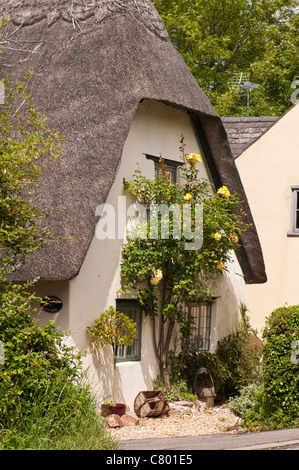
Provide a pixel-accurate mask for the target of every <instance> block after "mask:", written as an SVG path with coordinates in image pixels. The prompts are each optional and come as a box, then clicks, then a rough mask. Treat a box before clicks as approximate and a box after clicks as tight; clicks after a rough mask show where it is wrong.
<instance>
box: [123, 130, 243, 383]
mask: <svg viewBox="0 0 299 470" xmlns="http://www.w3.org/2000/svg"><path fill="white" fill-rule="evenodd" d="M184 147H185V144H184V139H182V141H181V149H180V150H181V156H182V161H183V168H182V171H181V179H182V181H183V183H182V184H178V183H175V184H174V183H169V182H168V180H167V173H166V171H165V168H164V166H163V168H162V170H161V171H160V172H159V173H158V175H157V176H156V178H155V179H154V180H149V179H146V178H145V177H144V176H143V175H142V174H141V172H140V171H139V170H138V171H136V172H135V174H134V175H133V179H132V181H131V182H125V184H124V187H125V189H126V190H127V191H128V192H129V193H130V194H133V195H135V196H136V198H137V202H138V203H139V204H142V205H143V207H145V209H146V211H147V215H148V218H147V220H146V221H145V222H144V223H143V224H141V225H140V226H139V227H138V229H137V231H136V232H133V233H129V234H128V242H127V243H126V244H124V246H123V250H122V261H121V277H122V291H123V292H126V293H130V294H132V293H134V294H135V296H136V299H137V300H138V301H139V302H140V304H141V305H142V307H143V310H144V312H145V313H146V314H148V315H150V316H151V317H152V319H153V321H154V323H155V320H156V317H157V320H158V321H160V324H159V328H158V331H159V338H156V339H155V345H156V354H157V358H158V360H159V364H160V367H161V371H162V373H163V374H164V380H165V382H166V383H167V381H168V378H167V374H168V371H167V365H166V364H167V360H168V355H169V349H170V340H171V335H172V332H173V329H174V326H175V324H178V325H179V327H180V332H181V334H182V336H183V339H184V340H186V339H187V337H188V334H190V328H191V325H190V320H189V318H188V315H187V313H186V308H185V306H186V305H188V303H189V302H191V301H198V300H199V299H202V300H204V299H210V298H211V296H212V294H213V287H212V286H213V282H212V281H213V280H216V279H217V278H218V277H219V276H220V275H221V273H222V272H223V271H224V270H225V263H226V262H227V261H228V260H229V259H230V256H231V253H232V250H234V249H235V248H236V247H237V246H238V241H239V237H240V234H241V233H242V231H243V230H245V229H246V226H245V225H244V223H243V222H242V210H239V212H238V211H237V210H236V208H237V207H238V206H239V205H240V203H241V201H240V198H239V196H238V195H237V194H230V192H229V191H228V189H227V188H226V187H225V186H223V187H222V188H219V190H218V191H217V192H214V193H213V192H212V190H210V188H209V184H208V182H207V181H206V180H205V179H201V178H200V177H199V167H198V164H200V156H199V155H196V154H189V155H185V151H184ZM161 163H162V164H163V159H162V158H161ZM157 201H158V202H157ZM154 203H156V205H159V206H160V207H162V206H163V205H164V207H167V208H171V207H175V210H174V211H173V214H172V213H171V212H170V215H169V214H166V213H164V214H163V213H162V214H161V212H159V211H158V210H157V209H155V210H156V214H157V212H158V216H157V215H156V219H155V220H154V222H153V217H152V214H153V212H151V208H152V206H153V204H154ZM151 205H152V206H151ZM200 205H202V206H201V207H202V208H203V211H202V215H201V213H200V214H198V212H197V210H198V207H199V206H200ZM185 210H186V211H187V210H189V214H190V230H189V232H191V235H192V236H193V241H194V243H195V249H193V248H192V249H189V246H188V245H186V242H188V241H190V239H191V238H190V237H189V234H188V236H186V232H185V230H184V228H185V227H184V225H183V224H184V220H185V219H184V211H185ZM175 211H176V212H175ZM153 226H154V228H153ZM165 227H166V231H165ZM202 228H203V229H202ZM178 229H179V230H178ZM153 230H155V231H156V232H154V233H155V234H157V236H153ZM202 231H203V239H202V241H201V236H202ZM141 233H142V235H140V234H141ZM165 234H167V235H165ZM178 234H179V236H178ZM197 242H199V243H197ZM153 329H154V333H155V331H156V328H155V326H154V328H153Z"/></svg>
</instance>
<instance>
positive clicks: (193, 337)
mask: <svg viewBox="0 0 299 470" xmlns="http://www.w3.org/2000/svg"><path fill="white" fill-rule="evenodd" d="M203 307H205V308H206V313H205V312H204V311H203ZM193 308H198V309H199V311H198V314H196V316H194V314H193V315H192V309H193ZM187 313H188V319H190V317H191V316H192V317H193V318H194V319H195V324H194V325H193V328H192V331H191V334H190V336H189V339H188V345H189V346H190V347H194V348H195V349H196V350H197V351H209V350H210V345H211V324H212V302H208V301H202V302H201V301H199V302H192V303H190V304H189V305H188V306H187ZM202 331H204V332H205V334H204V335H201V334H200V333H201V332H202Z"/></svg>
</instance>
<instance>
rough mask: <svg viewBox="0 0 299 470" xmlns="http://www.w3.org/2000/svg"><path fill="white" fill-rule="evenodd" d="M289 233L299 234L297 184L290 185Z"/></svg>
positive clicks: (298, 195)
mask: <svg viewBox="0 0 299 470" xmlns="http://www.w3.org/2000/svg"><path fill="white" fill-rule="evenodd" d="M289 235H299V186H292V206H291V231H290V232H289Z"/></svg>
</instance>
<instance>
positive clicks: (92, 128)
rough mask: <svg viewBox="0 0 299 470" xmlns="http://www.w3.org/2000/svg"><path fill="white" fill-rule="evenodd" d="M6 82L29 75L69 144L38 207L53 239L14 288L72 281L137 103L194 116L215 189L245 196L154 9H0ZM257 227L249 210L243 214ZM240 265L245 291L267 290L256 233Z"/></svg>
mask: <svg viewBox="0 0 299 470" xmlns="http://www.w3.org/2000/svg"><path fill="white" fill-rule="evenodd" d="M0 16H6V17H9V18H10V19H11V21H10V22H9V24H8V25H7V26H5V28H4V29H3V30H2V36H3V43H4V46H5V49H4V52H3V54H1V55H0V71H1V76H2V77H4V76H11V77H13V78H14V79H16V78H21V77H23V76H24V74H25V72H26V71H28V70H30V71H31V72H33V76H32V78H31V82H30V85H31V86H32V94H33V97H34V102H35V104H36V105H37V108H38V110H39V111H40V112H42V113H44V114H46V115H47V116H48V118H49V122H50V127H51V128H52V129H53V130H55V131H56V130H59V131H60V133H61V134H62V135H64V136H65V137H66V140H67V143H66V145H65V148H64V156H63V157H62V158H61V159H60V160H59V161H58V163H55V165H52V166H50V167H49V168H48V169H47V170H46V171H45V173H44V175H43V179H42V184H41V185H40V187H39V188H38V189H37V191H36V195H35V198H36V199H35V200H36V201H38V204H39V205H40V206H42V207H52V208H53V209H54V212H53V214H52V215H51V216H50V217H49V218H48V219H47V227H48V228H49V230H50V231H51V232H52V234H53V235H55V236H56V235H57V236H61V235H65V236H67V237H69V240H61V239H57V240H53V241H51V242H49V244H48V246H47V248H45V249H43V250H41V251H40V252H38V253H35V254H33V255H32V256H31V257H30V259H29V262H27V263H26V264H25V265H24V266H23V267H22V268H21V269H19V270H18V272H17V273H16V275H15V277H16V278H17V280H20V281H22V280H25V279H29V278H33V277H34V278H35V277H36V276H39V277H40V278H41V279H44V280H66V279H71V278H72V277H74V276H76V275H77V274H78V272H79V270H80V267H81V265H82V263H83V260H84V258H85V256H86V253H87V250H88V247H89V245H90V243H91V240H92V238H93V236H94V230H95V224H96V218H95V208H96V206H97V205H98V204H101V203H102V202H104V201H105V200H106V198H107V195H108V192H109V190H110V188H111V186H112V183H113V181H114V177H115V173H116V170H117V166H118V164H119V160H120V157H121V154H122V148H123V145H124V142H125V139H126V137H127V135H128V132H129V129H130V125H131V123H132V120H133V117H134V114H135V112H136V109H137V106H138V104H139V102H140V101H141V100H142V99H144V98H148V99H152V100H157V101H161V102H164V103H167V104H170V105H173V106H176V107H179V108H182V109H184V110H186V111H188V112H190V115H191V117H192V119H193V121H194V125H195V127H196V129H197V130H198V132H199V133H202V132H203V133H204V135H203V136H202V138H205V139H206V144H205V149H206V155H207V157H208V161H209V166H210V170H211V174H212V175H213V178H214V181H215V184H216V185H219V184H225V185H226V186H228V188H229V189H230V190H232V191H233V190H236V191H238V192H239V193H241V194H242V195H243V196H244V191H243V187H242V184H241V181H240V178H239V175H238V172H237V170H236V167H235V163H234V160H233V158H232V155H231V151H230V148H229V145H228V142H227V138H226V133H225V130H224V128H223V125H222V122H221V119H220V118H219V116H218V115H217V113H216V112H215V110H214V109H213V108H212V106H211V104H210V102H209V100H208V99H207V97H206V96H205V95H204V94H203V93H202V91H201V90H200V88H199V87H198V85H197V83H196V81H195V79H194V78H193V76H192V75H191V73H190V72H189V70H188V69H187V67H186V65H185V63H184V61H183V60H182V58H181V57H180V56H179V54H178V53H177V51H176V50H175V49H174V47H173V46H172V45H171V43H170V41H169V39H168V35H167V32H166V30H165V27H164V25H163V23H162V21H161V19H160V18H159V16H158V14H157V12H156V10H155V8H154V7H153V5H152V4H151V2H150V1H148V0H127V1H125V0H102V1H101V0H98V1H95V0H23V1H21V0H4V1H3V0H2V3H1V6H0ZM246 209H247V213H248V218H249V220H250V221H251V215H250V210H249V208H248V207H246ZM242 245H243V247H242V250H240V253H239V256H240V259H241V260H242V265H243V267H244V270H245V274H246V277H247V281H248V282H264V281H265V279H266V277H265V269H264V263H263V257H262V252H261V248H260V244H259V240H258V236H257V234H256V231H255V228H254V225H253V226H252V228H251V229H250V230H249V231H247V232H246V234H245V235H244V237H243V239H242Z"/></svg>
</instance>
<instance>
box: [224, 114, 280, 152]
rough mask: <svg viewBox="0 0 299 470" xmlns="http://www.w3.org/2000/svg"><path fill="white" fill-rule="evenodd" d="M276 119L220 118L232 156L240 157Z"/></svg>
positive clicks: (267, 117) (266, 117)
mask: <svg viewBox="0 0 299 470" xmlns="http://www.w3.org/2000/svg"><path fill="white" fill-rule="evenodd" d="M277 119H278V117H277V116H260V117H224V118H222V122H223V125H224V128H225V130H226V133H227V137H228V142H229V144H230V148H231V151H232V154H233V156H234V157H237V156H238V155H240V153H242V152H243V151H244V150H245V149H246V148H247V147H249V145H251V144H252V143H253V142H254V141H255V140H256V139H258V138H259V137H260V136H261V135H262V134H263V133H264V132H265V131H266V130H267V129H268V128H269V127H270V126H272V125H273V124H274V122H275V121H276V120H277Z"/></svg>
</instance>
